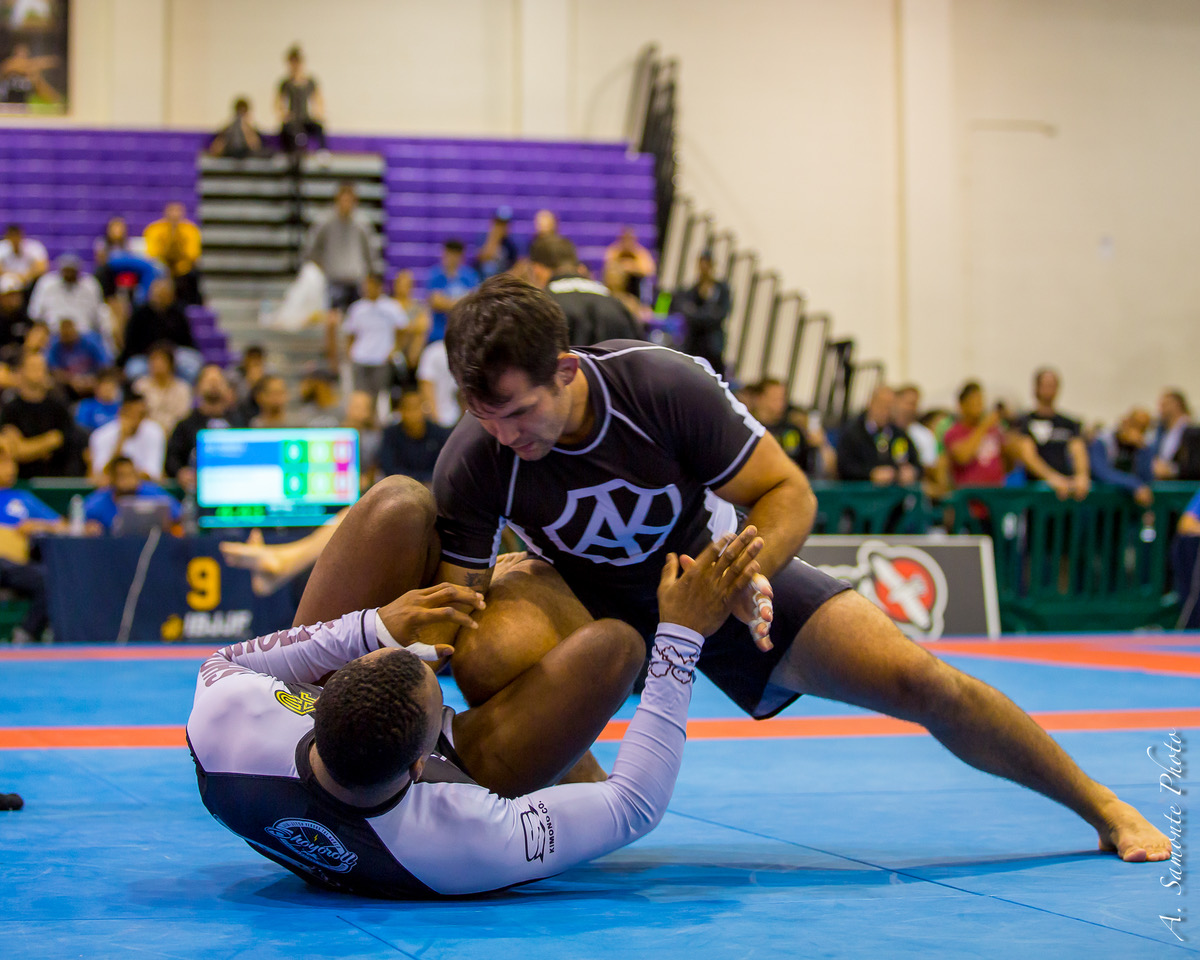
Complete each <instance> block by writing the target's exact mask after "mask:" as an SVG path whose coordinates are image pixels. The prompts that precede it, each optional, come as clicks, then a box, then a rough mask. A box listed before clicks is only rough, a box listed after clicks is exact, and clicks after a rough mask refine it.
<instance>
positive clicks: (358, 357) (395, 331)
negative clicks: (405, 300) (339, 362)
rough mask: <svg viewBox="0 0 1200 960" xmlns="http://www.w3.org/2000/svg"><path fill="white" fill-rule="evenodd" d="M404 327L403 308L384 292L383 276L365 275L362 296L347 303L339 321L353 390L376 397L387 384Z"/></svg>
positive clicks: (375, 274) (385, 388) (406, 325)
mask: <svg viewBox="0 0 1200 960" xmlns="http://www.w3.org/2000/svg"><path fill="white" fill-rule="evenodd" d="M407 327H408V317H407V316H406V315H405V313H404V309H403V308H402V307H401V306H400V304H399V303H397V302H396V301H395V300H393V299H392V298H391V297H388V296H385V295H384V292H383V277H381V276H380V275H379V274H377V273H372V274H368V275H367V279H366V281H365V282H364V283H363V295H362V298H361V299H359V300H356V301H354V303H352V304H350V309H349V310H347V311H346V319H345V321H344V322H343V323H342V330H343V331H344V332H345V333H346V335H347V336H348V337H349V343H348V348H347V355H348V356H349V358H350V364H351V369H352V370H353V377H354V389H355V390H362V391H364V392H365V393H368V394H370V395H371V396H372V397H377V396H379V394H380V393H383V392H385V391H386V390H388V389H389V388H390V387H391V385H392V363H391V358H392V354H393V353H395V352H397V351H398V350H399V349H400V347H401V345H402V338H403V334H404V330H405V329H406V328H407Z"/></svg>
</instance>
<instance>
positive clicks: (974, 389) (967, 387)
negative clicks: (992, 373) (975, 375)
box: [958, 380, 983, 403]
mask: <svg viewBox="0 0 1200 960" xmlns="http://www.w3.org/2000/svg"><path fill="white" fill-rule="evenodd" d="M982 392H983V387H981V386H980V385H979V381H978V380H968V381H967V382H966V383H964V384H963V385H962V388H961V389H960V390H959V391H958V402H959V403H966V402H967V397H969V396H970V395H971V394H973V393H982Z"/></svg>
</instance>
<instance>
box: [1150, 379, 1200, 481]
mask: <svg viewBox="0 0 1200 960" xmlns="http://www.w3.org/2000/svg"><path fill="white" fill-rule="evenodd" d="M1158 416H1159V421H1158V427H1157V429H1156V430H1155V433H1154V438H1153V440H1152V441H1151V449H1152V451H1153V457H1154V459H1153V462H1152V465H1151V470H1152V471H1153V475H1154V479H1155V480H1174V479H1176V478H1177V477H1178V476H1179V464H1178V463H1177V462H1176V458H1177V457H1178V455H1179V445H1180V442H1181V441H1182V440H1183V434H1184V431H1185V430H1187V428H1188V427H1190V426H1191V425H1192V417H1191V410H1190V409H1189V407H1188V402H1187V397H1185V396H1184V395H1183V391H1182V390H1164V391H1163V394H1162V396H1161V397H1159V399H1158Z"/></svg>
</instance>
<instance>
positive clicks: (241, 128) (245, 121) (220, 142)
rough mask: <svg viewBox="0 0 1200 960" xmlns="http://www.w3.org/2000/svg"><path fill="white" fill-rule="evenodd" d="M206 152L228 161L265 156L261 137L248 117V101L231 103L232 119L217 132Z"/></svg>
mask: <svg viewBox="0 0 1200 960" xmlns="http://www.w3.org/2000/svg"><path fill="white" fill-rule="evenodd" d="M208 152H209V154H210V155H211V156H214V157H228V158H229V159H230V160H245V159H246V158H247V157H261V156H265V155H266V153H267V151H266V150H265V149H264V148H263V142H262V136H261V135H260V134H259V132H258V130H257V129H256V128H255V126H254V121H253V120H252V119H251V117H250V101H249V100H247V99H246V98H245V97H238V98H237V99H236V100H234V101H233V119H232V120H230V121H229V123H228V124H226V125H225V126H224V127H222V128H221V129H220V130H218V131H217V135H216V136H215V137H213V139H212V143H210V144H209V145H208Z"/></svg>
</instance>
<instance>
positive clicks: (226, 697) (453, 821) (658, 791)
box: [187, 610, 703, 897]
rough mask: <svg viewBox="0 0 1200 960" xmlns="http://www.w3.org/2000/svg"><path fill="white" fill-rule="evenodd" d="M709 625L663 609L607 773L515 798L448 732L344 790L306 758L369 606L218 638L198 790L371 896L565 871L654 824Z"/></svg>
mask: <svg viewBox="0 0 1200 960" xmlns="http://www.w3.org/2000/svg"><path fill="white" fill-rule="evenodd" d="M702 644H703V638H702V637H701V636H700V635H699V634H698V633H696V632H695V631H693V630H689V629H687V628H686V627H681V626H678V625H675V624H662V625H660V627H659V630H658V634H657V636H656V637H655V643H654V650H653V654H652V656H651V660H650V667H649V676H648V678H647V680H646V688H645V691H644V692H643V693H642V700H641V705H640V706H639V707H638V710H637V713H636V714H635V716H634V718H633V720H632V721H631V722H630V724H629V728H628V730H627V731H626V734H625V738H624V740H623V741H622V743H621V748H620V751H619V753H618V755H617V760H616V764H615V765H614V767H613V771H612V776H611V777H609V779H608V780H607V781H606V782H604V783H578V784H563V785H560V786H553V787H547V788H546V789H544V790H538V791H536V792H534V793H531V794H528V795H527V796H523V797H517V798H515V799H512V800H505V799H503V798H501V797H498V796H496V794H494V793H490V792H489V791H488V790H487V789H485V788H484V787H482V786H480V785H479V784H477V783H475V782H474V781H472V780H471V778H470V777H469V776H468V775H467V773H466V772H465V771H464V770H463V769H462V767H461V762H459V761H457V757H456V755H455V753H454V749H453V746H452V744H451V743H450V741H449V739H448V738H447V736H446V734H447V733H448V732H449V731H450V721H451V719H452V718H453V716H454V712H453V711H452V710H450V708H448V707H447V708H445V713H444V716H443V724H442V730H443V734H442V737H441V738H439V740H438V747H437V752H436V753H434V754H433V755H432V756H431V757H430V758H429V760H428V761H427V764H426V767H425V773H424V774H423V775H422V777H421V780H419V781H417V782H415V783H410V784H409V785H408V786H406V787H405V788H404V789H403V790H401V791H400V792H399V793H398V794H397V795H396V796H395V797H393V798H391V799H390V800H388V801H387V802H386V803H383V804H381V805H380V806H378V807H375V808H373V809H369V810H364V809H360V808H356V807H351V806H348V805H346V804H344V803H341V802H339V801H338V800H337V799H335V798H334V797H332V796H330V795H329V794H328V793H327V792H326V791H325V790H324V789H322V788H321V786H320V785H319V784H318V783H317V781H316V779H315V777H314V776H313V772H312V768H311V766H310V765H309V759H308V757H309V747H310V745H311V744H312V739H313V720H312V716H311V714H312V710H313V705H314V704H315V702H316V698H317V697H318V696H319V695H320V688H319V687H317V686H315V684H316V681H318V680H319V679H320V678H322V677H324V676H325V675H326V674H328V673H329V672H330V671H333V670H336V669H338V668H339V667H341V666H342V665H343V664H346V663H348V662H349V661H351V660H354V659H356V658H357V657H361V656H363V655H364V654H367V653H369V652H371V651H372V650H375V649H378V647H379V646H380V640H379V638H378V637H377V634H376V618H375V611H374V610H366V611H360V612H357V613H351V614H347V615H346V616H344V617H342V618H341V619H340V620H336V621H332V622H330V623H320V624H317V625H315V626H311V627H295V628H293V629H292V630H288V631H280V632H278V633H273V634H270V635H268V636H265V637H258V638H256V639H254V640H248V641H246V642H245V643H238V644H234V645H232V646H229V647H226V648H224V649H223V650H219V651H218V652H217V653H215V654H213V655H212V656H211V657H209V658H208V660H206V661H205V663H204V665H203V666H202V667H201V668H200V677H199V680H198V682H197V684H196V699H195V703H194V705H193V707H192V714H191V717H190V718H189V720H188V724H187V735H188V743H189V745H190V747H191V750H192V755H193V757H194V758H195V761H196V773H197V778H198V780H199V784H200V796H201V798H202V799H203V801H204V805H205V807H207V808H208V811H209V812H210V813H211V814H212V815H213V817H214V818H216V820H217V821H218V822H219V823H221V824H222V825H224V826H225V827H227V828H228V829H229V830H231V831H233V832H234V833H236V834H237V835H238V836H240V837H242V839H244V840H245V841H246V842H247V843H248V844H250V846H251V847H253V848H254V849H255V850H257V851H258V852H259V853H261V854H263V855H264V856H266V857H268V858H269V859H271V860H274V861H275V862H276V863H279V864H281V865H283V866H285V867H287V868H288V869H289V870H292V871H293V872H294V873H297V874H299V875H300V876H302V877H303V878H304V879H305V880H308V881H309V882H311V883H314V884H316V885H318V886H322V887H326V888H329V889H333V890H340V891H345V892H349V893H357V894H360V895H364V896H373V897H413V896H422V895H425V896H428V895H431V894H469V893H481V892H484V891H487V890H496V889H499V888H501V887H506V886H509V885H511V884H514V883H525V882H528V881H530V880H537V879H540V878H543V877H549V876H552V875H554V874H556V873H561V872H562V871H563V870H566V869H568V868H570V867H572V866H574V865H576V864H578V863H582V862H583V861H585V860H590V859H592V858H593V857H599V856H603V855H604V854H606V853H610V852H612V851H613V850H616V849H618V848H619V847H622V846H624V845H625V844H627V843H631V842H632V841H634V840H636V839H637V838H638V837H641V836H643V835H645V834H646V833H648V832H649V831H650V830H651V829H652V828H653V827H654V826H655V825H656V824H657V823H658V822H659V820H661V819H662V816H663V813H664V812H665V810H666V808H667V802H668V800H669V799H670V797H671V791H672V790H673V789H674V786H675V778H676V776H677V775H678V773H679V763H680V759H681V757H682V753H683V744H684V740H685V727H686V722H687V710H688V704H689V702H690V700H691V691H692V673H693V668H694V666H695V662H696V659H697V657H698V656H699V653H700V648H701V645H702Z"/></svg>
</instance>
